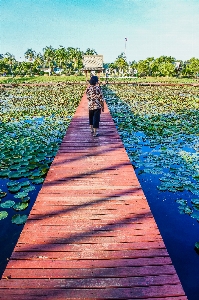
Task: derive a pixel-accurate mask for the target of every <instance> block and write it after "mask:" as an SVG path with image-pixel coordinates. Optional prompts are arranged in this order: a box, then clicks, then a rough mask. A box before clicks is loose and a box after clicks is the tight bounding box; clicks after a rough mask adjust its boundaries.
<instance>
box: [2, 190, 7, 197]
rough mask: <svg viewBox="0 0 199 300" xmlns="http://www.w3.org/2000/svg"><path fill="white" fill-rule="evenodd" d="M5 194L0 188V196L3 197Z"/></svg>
mask: <svg viewBox="0 0 199 300" xmlns="http://www.w3.org/2000/svg"><path fill="white" fill-rule="evenodd" d="M6 195H7V193H6V192H3V191H2V190H1V189H0V198H3V197H5V196H6Z"/></svg>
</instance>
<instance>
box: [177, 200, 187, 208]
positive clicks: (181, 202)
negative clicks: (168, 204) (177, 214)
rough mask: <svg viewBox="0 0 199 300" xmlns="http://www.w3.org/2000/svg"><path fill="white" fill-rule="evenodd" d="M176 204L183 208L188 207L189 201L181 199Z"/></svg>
mask: <svg viewBox="0 0 199 300" xmlns="http://www.w3.org/2000/svg"><path fill="white" fill-rule="evenodd" d="M176 203H179V204H180V205H182V206H186V205H187V200H183V199H179V200H176Z"/></svg>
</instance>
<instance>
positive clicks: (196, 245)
mask: <svg viewBox="0 0 199 300" xmlns="http://www.w3.org/2000/svg"><path fill="white" fill-rule="evenodd" d="M195 249H196V250H197V251H199V242H196V243H195Z"/></svg>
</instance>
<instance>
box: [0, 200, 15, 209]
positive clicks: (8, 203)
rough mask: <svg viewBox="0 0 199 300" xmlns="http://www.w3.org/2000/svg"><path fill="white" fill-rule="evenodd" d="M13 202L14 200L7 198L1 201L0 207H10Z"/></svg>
mask: <svg viewBox="0 0 199 300" xmlns="http://www.w3.org/2000/svg"><path fill="white" fill-rule="evenodd" d="M14 204H15V202H14V201H12V200H7V201H5V202H3V203H1V204H0V206H1V207H2V208H10V207H13V205H14Z"/></svg>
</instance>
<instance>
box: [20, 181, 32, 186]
mask: <svg viewBox="0 0 199 300" xmlns="http://www.w3.org/2000/svg"><path fill="white" fill-rule="evenodd" d="M20 184H21V186H22V187H24V186H29V185H30V181H28V180H27V181H22V182H21V183H20Z"/></svg>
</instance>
